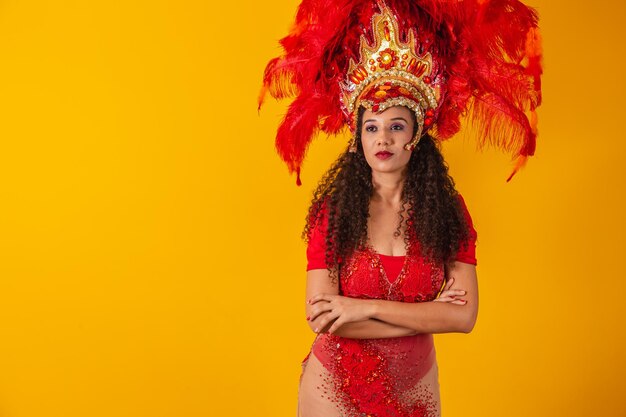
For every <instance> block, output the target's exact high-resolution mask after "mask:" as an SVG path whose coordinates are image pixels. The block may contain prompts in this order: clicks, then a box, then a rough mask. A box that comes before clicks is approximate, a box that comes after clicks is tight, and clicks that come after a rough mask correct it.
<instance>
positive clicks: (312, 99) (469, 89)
mask: <svg viewBox="0 0 626 417" xmlns="http://www.w3.org/2000/svg"><path fill="white" fill-rule="evenodd" d="M281 44H282V46H283V48H284V54H283V55H282V56H280V57H277V58H274V59H273V60H271V61H270V62H269V63H268V65H267V67H266V70H265V76H264V83H263V89H262V91H261V95H260V98H259V107H260V106H261V104H262V102H263V98H264V96H265V95H266V93H268V92H269V93H270V94H271V95H272V96H273V97H275V98H278V99H281V98H288V97H293V98H294V100H293V102H292V103H291V104H290V106H289V109H288V111H287V113H286V115H285V118H284V120H283V121H282V123H281V124H280V127H279V129H278V132H277V136H276V149H277V151H278V153H279V155H280V156H281V158H282V159H283V160H284V161H285V162H286V163H287V166H288V168H289V170H290V172H295V173H297V175H298V181H297V182H298V184H300V169H301V166H302V163H303V160H304V157H305V154H306V151H307V148H308V146H309V144H310V142H311V140H312V138H313V137H314V135H315V134H316V133H317V132H318V131H323V132H325V133H328V134H336V133H340V132H341V131H342V130H343V129H344V128H345V127H348V129H349V130H350V131H351V132H352V133H353V134H354V131H355V129H356V127H357V126H356V124H357V118H358V112H359V109H360V108H365V109H369V110H370V111H372V112H374V113H377V112H382V111H384V110H385V109H387V108H389V107H391V106H397V105H400V106H406V107H407V108H409V109H410V110H411V111H413V112H414V114H415V118H416V121H417V124H418V128H417V133H416V135H415V137H414V138H413V140H412V141H411V142H409V143H408V144H407V145H406V149H407V150H412V149H414V148H415V146H416V145H417V144H418V142H419V140H420V138H421V137H422V136H423V135H424V134H426V133H428V134H429V135H430V136H432V137H433V138H435V139H436V140H439V141H442V140H445V139H448V138H450V137H452V136H453V135H454V134H455V133H457V132H458V131H459V130H460V128H461V120H462V118H463V117H467V119H468V120H469V121H470V122H471V123H472V127H473V128H474V130H475V133H476V136H477V138H478V144H479V145H481V146H482V145H485V144H491V145H494V146H496V147H499V148H501V149H503V150H505V151H508V152H510V153H511V154H512V155H513V157H514V158H515V166H514V168H513V172H512V173H511V175H510V176H509V178H508V179H510V178H511V177H512V176H513V175H514V174H515V173H516V172H517V171H518V170H519V169H520V168H521V167H522V166H523V165H524V164H525V162H526V160H527V158H528V157H529V156H532V155H533V154H534V152H535V142H536V135H537V117H536V109H537V107H538V106H539V105H540V103H541V84H540V79H541V73H542V67H541V48H540V38H539V32H538V29H537V15H536V12H535V11H534V10H533V9H531V8H529V7H527V6H525V5H524V4H522V3H521V2H520V1H517V0H413V1H408V0H386V1H385V2H383V1H382V0H378V1H376V0H303V1H302V3H301V4H300V7H299V9H298V13H297V15H296V20H295V23H294V25H293V27H292V29H291V31H290V33H289V35H288V36H286V37H285V38H283V39H282V40H281ZM355 148H356V144H355V139H354V136H353V139H352V140H351V142H350V144H349V150H350V151H355ZM459 200H460V201H459V203H460V206H461V207H462V209H463V213H464V215H465V219H466V223H467V224H468V226H469V231H470V233H469V236H470V238H469V239H468V241H467V242H465V244H464V245H462V250H461V251H460V252H459V253H457V254H456V258H455V259H456V260H457V261H459V262H466V263H472V264H476V258H475V253H474V249H475V240H476V232H475V230H474V228H473V226H472V221H471V217H470V215H469V213H468V211H467V208H466V206H465V204H464V202H463V199H462V198H461V197H459ZM326 220H327V219H325V217H324V216H322V218H321V221H319V222H318V224H317V225H316V226H315V227H314V228H313V230H312V232H311V235H310V239H309V245H308V249H307V256H308V268H307V269H318V268H326V263H325V257H324V253H325V249H326V246H325V242H326V238H325V235H326V230H327V224H326V223H325V221H326ZM409 242H410V243H409V247H408V249H407V255H406V256H403V257H388V256H384V255H380V254H377V253H376V252H375V251H374V250H373V249H372V248H371V247H367V246H366V247H363V248H360V249H358V250H355V251H354V252H353V253H352V255H351V256H350V258H349V259H347V260H346V261H345V263H344V266H342V274H341V279H340V282H339V291H340V294H341V295H344V296H348V297H358V298H375V299H383V300H394V301H402V302H426V301H432V300H433V299H435V298H436V296H437V294H438V292H439V291H440V290H441V288H442V285H443V281H444V265H443V264H442V263H436V262H433V261H431V260H429V259H427V258H425V257H423V256H422V254H421V252H420V250H419V247H420V245H419V242H418V241H417V240H416V239H414V238H413V237H409ZM311 353H312V354H313V356H315V359H316V360H317V361H319V363H320V364H321V365H322V368H320V369H317V370H316V372H317V374H318V375H319V395H320V397H321V398H326V400H328V401H329V402H330V403H333V404H335V405H336V408H337V410H338V411H339V413H340V415H342V416H346V417H347V416H349V417H353V416H375V417H387V416H389V417H391V416H393V417H409V416H411V417H421V416H432V415H437V414H438V412H439V411H438V410H439V405H438V401H439V400H438V385H437V384H438V382H437V374H436V361H435V351H434V346H433V343H432V335H429V334H418V335H415V336H406V337H399V338H388V339H371V340H364V339H348V338H341V337H338V336H335V335H330V334H320V335H318V337H317V338H316V340H315V342H314V344H313V347H312V349H311ZM310 356H311V355H307V357H306V358H305V360H304V361H303V370H304V369H306V367H307V366H309V365H310V364H309V362H310V359H311V357H310ZM320 417H321V416H320Z"/></svg>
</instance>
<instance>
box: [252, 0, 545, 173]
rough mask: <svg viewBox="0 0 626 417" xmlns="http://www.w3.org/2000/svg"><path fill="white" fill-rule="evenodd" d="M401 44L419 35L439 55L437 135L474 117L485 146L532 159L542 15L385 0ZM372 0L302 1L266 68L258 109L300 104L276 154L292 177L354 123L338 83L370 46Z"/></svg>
mask: <svg viewBox="0 0 626 417" xmlns="http://www.w3.org/2000/svg"><path fill="white" fill-rule="evenodd" d="M386 4H387V6H388V7H389V8H390V9H391V10H393V11H394V13H395V15H396V18H397V19H398V22H399V23H400V26H401V28H403V29H404V32H403V33H402V34H401V37H404V38H403V41H404V40H406V32H407V30H408V28H414V29H415V32H416V35H417V36H416V42H417V43H418V44H420V45H422V47H424V48H425V51H428V52H430V53H431V54H432V55H433V60H434V67H435V68H434V69H433V71H434V72H436V73H438V72H441V73H442V74H443V75H444V77H445V80H446V84H445V85H444V86H443V88H442V97H441V100H440V102H439V106H438V108H437V109H436V124H435V128H434V129H433V133H434V134H435V135H436V137H438V138H439V139H441V140H443V139H446V138H449V137H451V136H453V135H454V134H456V133H457V132H458V131H459V129H460V127H461V118H462V117H465V116H467V115H468V114H471V121H472V123H473V124H474V125H475V126H476V127H477V130H478V132H479V138H478V141H479V144H480V145H481V146H482V145H484V144H490V145H493V146H497V147H499V148H501V149H503V150H505V151H508V152H510V153H512V154H513V156H514V157H516V158H517V159H518V166H517V167H516V170H517V169H519V168H520V167H521V166H522V165H523V163H524V162H525V160H526V158H527V157H528V156H531V155H533V153H534V151H535V138H536V134H537V129H536V112H535V109H536V108H537V106H539V105H540V104H541V74H542V67H541V46H540V45H541V40H540V37H539V32H538V29H537V14H536V12H535V11H534V10H533V9H531V8H529V7H527V6H525V5H524V4H523V3H521V2H520V1H518V0H412V1H407V0H387V1H386ZM379 11H380V10H379V7H378V5H377V3H376V1H375V0H303V1H302V3H301V4H300V6H299V8H298V12H297V14H296V19H295V22H294V24H293V26H292V29H291V30H290V33H289V34H288V35H287V36H286V37H285V38H283V39H282V40H281V41H280V43H281V45H282V47H283V50H284V54H283V55H282V56H280V57H277V58H274V59H272V60H271V61H270V62H269V63H268V64H267V67H266V69H265V74H264V77H263V87H262V89H261V93H260V95H259V108H260V107H261V105H262V104H263V100H264V97H265V94H266V93H269V94H270V95H272V96H273V97H274V98H276V99H284V98H292V97H293V98H295V100H294V101H293V102H292V103H291V105H290V106H289V109H288V111H287V113H286V115H285V117H284V119H283V121H282V122H281V124H280V127H279V129H278V131H277V135H276V148H277V151H278V153H279V155H280V156H281V158H282V159H283V160H284V161H285V162H286V163H287V166H288V168H289V171H290V172H299V169H300V166H301V165H302V162H303V160H304V158H305V156H306V151H307V149H308V146H309V144H310V143H311V140H312V139H313V137H314V136H315V135H316V134H317V133H318V132H319V131H320V130H321V131H324V132H326V133H328V134H336V133H338V132H340V131H341V130H342V129H343V128H344V127H345V126H346V122H347V120H346V119H345V117H344V115H343V113H342V106H341V102H340V96H341V89H340V82H343V81H344V79H345V76H346V72H347V68H348V65H349V62H350V59H353V60H354V61H355V62H358V61H359V58H360V57H359V44H360V37H361V35H363V34H365V36H366V37H367V38H368V39H369V40H370V41H371V40H372V36H373V35H372V33H371V24H370V22H371V18H372V16H373V15H374V14H375V13H378V12H379Z"/></svg>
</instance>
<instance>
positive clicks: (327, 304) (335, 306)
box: [308, 294, 372, 333]
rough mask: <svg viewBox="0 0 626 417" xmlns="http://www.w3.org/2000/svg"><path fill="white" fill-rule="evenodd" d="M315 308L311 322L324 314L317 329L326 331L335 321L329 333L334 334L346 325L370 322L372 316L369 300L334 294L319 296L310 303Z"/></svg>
mask: <svg viewBox="0 0 626 417" xmlns="http://www.w3.org/2000/svg"><path fill="white" fill-rule="evenodd" d="M308 302H309V304H311V305H312V306H313V307H312V308H311V314H310V316H309V320H310V321H313V320H315V319H316V318H318V317H319V316H320V315H322V314H323V316H322V317H321V320H320V322H319V325H318V327H317V329H316V330H315V331H316V332H318V331H319V330H320V329H324V328H325V327H326V326H327V325H328V324H329V323H330V322H332V321H334V323H333V324H332V326H330V328H329V329H328V333H333V332H334V331H336V330H337V329H338V328H340V327H341V326H342V325H344V324H345V323H350V322H355V321H363V320H368V319H369V318H370V317H371V315H372V311H371V308H370V307H371V305H372V304H371V303H370V302H369V300H364V299H360V298H351V297H344V296H342V295H334V294H318V295H316V296H314V297H313V298H311V299H310V300H309V301H308Z"/></svg>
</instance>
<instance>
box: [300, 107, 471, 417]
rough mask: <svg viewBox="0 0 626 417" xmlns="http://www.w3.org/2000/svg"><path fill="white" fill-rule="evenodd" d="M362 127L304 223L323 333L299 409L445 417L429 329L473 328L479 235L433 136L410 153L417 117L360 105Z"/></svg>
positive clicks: (306, 368) (314, 309) (316, 322)
mask: <svg viewBox="0 0 626 417" xmlns="http://www.w3.org/2000/svg"><path fill="white" fill-rule="evenodd" d="M359 119H361V120H359V121H358V134H357V141H358V142H357V144H358V147H357V151H356V152H354V153H352V152H349V151H346V152H345V153H344V154H343V155H341V157H340V158H339V160H338V161H337V163H336V164H335V166H334V167H333V168H331V170H330V171H329V172H328V173H327V175H326V177H325V178H324V179H323V180H322V182H321V184H320V185H319V187H318V189H317V192H316V193H315V197H314V199H313V204H312V206H311V209H310V217H309V219H310V220H309V222H308V224H307V227H306V236H307V238H308V241H309V246H308V251H307V255H308V273H307V291H306V296H307V304H306V312H307V320H308V322H309V325H310V326H311V328H312V329H313V330H314V331H315V332H316V333H318V336H317V338H316V339H315V342H314V343H313V347H312V349H311V354H310V355H308V357H307V359H306V360H305V362H304V363H303V372H302V377H301V385H300V390H299V410H300V411H299V413H300V416H302V417H309V416H313V417H315V416H328V417H333V416H337V417H339V416H352V415H359V413H360V412H365V413H367V414H368V415H375V416H379V415H381V416H383V415H385V416H386V415H390V416H391V415H398V416H403V415H424V416H426V415H428V416H431V415H432V416H435V415H439V414H440V404H439V385H438V379H437V375H438V373H437V364H436V360H435V350H434V346H433V338H432V333H447V332H464V333H467V332H470V331H471V329H472V327H473V326H474V322H475V320H476V315H477V312H478V288H477V281H476V269H475V264H476V259H475V256H474V249H475V240H476V233H475V231H474V229H473V227H472V223H471V220H470V217H469V215H468V213H467V211H466V209H465V206H464V204H463V201H462V199H461V198H460V196H458V194H457V193H456V191H455V189H454V183H453V181H452V179H451V178H450V177H449V175H448V172H447V168H446V165H445V163H444V161H443V158H442V156H441V154H440V153H439V150H438V149H437V146H436V145H435V142H434V141H433V140H432V138H430V137H429V136H424V137H422V138H421V139H420V141H419V142H418V144H417V147H416V148H415V149H414V150H407V149H406V148H405V147H406V145H407V144H409V143H410V142H411V141H412V140H413V137H414V135H415V133H416V130H417V126H416V122H415V116H414V115H413V112H411V111H410V110H409V109H408V108H406V107H401V106H395V107H391V108H388V109H387V110H385V111H383V112H381V113H373V112H371V111H370V110H365V109H362V110H361V111H360V112H359ZM328 241H331V242H334V243H332V244H331V245H330V247H329V245H328V244H327V242H328ZM353 247H356V248H358V249H357V250H353V251H350V250H349V248H353ZM338 259H345V261H342V262H341V263H338V262H337V261H336V260H338ZM444 282H445V283H446V284H445V288H443V292H441V294H439V297H437V295H438V293H439V291H440V290H441V289H442V287H443V286H444ZM340 294H341V295H340Z"/></svg>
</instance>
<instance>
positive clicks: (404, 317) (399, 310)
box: [368, 262, 478, 333]
mask: <svg viewBox="0 0 626 417" xmlns="http://www.w3.org/2000/svg"><path fill="white" fill-rule="evenodd" d="M448 276H449V277H453V278H454V285H452V287H451V288H452V289H460V288H462V289H464V290H465V291H466V294H465V297H464V299H465V300H466V301H467V302H466V303H464V304H463V305H457V304H452V303H439V302H432V301H431V302H426V303H401V302H396V301H381V300H368V301H369V302H370V303H371V304H370V306H371V310H370V311H371V314H370V317H371V318H376V319H379V320H382V321H385V322H387V323H392V324H394V325H397V326H403V327H407V328H409V329H412V330H414V331H415V332H417V333H452V332H459V333H469V332H471V331H472V329H473V328H474V324H475V323H476V317H477V315H478V282H477V279H476V267H475V266H474V265H471V264H466V263H463V262H455V263H454V264H453V266H452V267H451V268H450V270H449V271H448Z"/></svg>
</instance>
